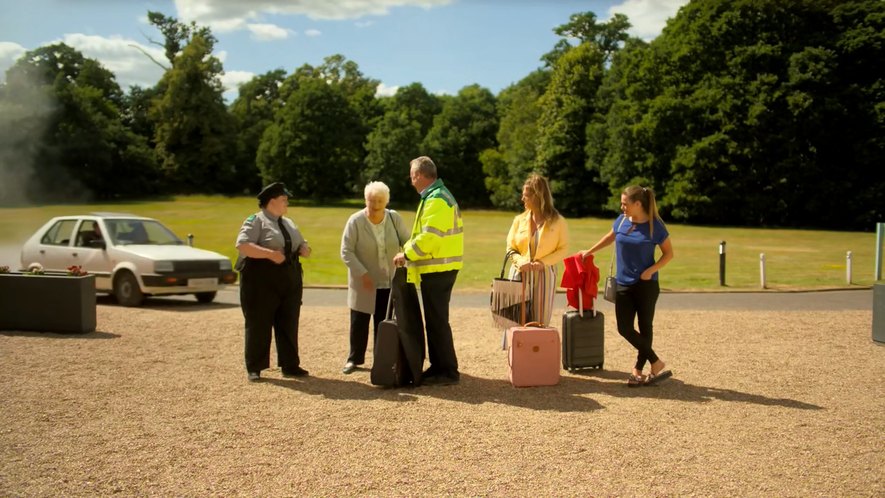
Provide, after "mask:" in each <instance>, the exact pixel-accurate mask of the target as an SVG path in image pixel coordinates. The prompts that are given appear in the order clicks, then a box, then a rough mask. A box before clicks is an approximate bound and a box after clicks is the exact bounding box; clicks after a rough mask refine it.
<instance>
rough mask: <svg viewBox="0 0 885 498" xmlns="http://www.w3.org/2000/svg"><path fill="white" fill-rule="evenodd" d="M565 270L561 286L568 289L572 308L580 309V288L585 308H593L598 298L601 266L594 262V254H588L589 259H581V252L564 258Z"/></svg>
mask: <svg viewBox="0 0 885 498" xmlns="http://www.w3.org/2000/svg"><path fill="white" fill-rule="evenodd" d="M562 262H563V264H564V265H565V272H564V273H563V274H562V282H560V284H559V285H560V286H561V287H564V288H565V289H567V290H566V293H565V296H566V298H567V299H568V304H569V306H571V307H572V308H575V309H578V290H579V289H580V291H581V300H582V301H583V303H582V304H583V305H584V309H585V310H592V309H593V303H594V301H595V300H596V295H597V293H598V286H599V268H597V267H596V265H595V264H593V255H592V254H588V255H587V259H584V260H583V261H582V260H581V255H580V254H575V255H574V256H569V257H567V258H565V259H564V260H562Z"/></svg>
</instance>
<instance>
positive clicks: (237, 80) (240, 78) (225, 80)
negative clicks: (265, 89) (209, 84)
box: [221, 71, 255, 91]
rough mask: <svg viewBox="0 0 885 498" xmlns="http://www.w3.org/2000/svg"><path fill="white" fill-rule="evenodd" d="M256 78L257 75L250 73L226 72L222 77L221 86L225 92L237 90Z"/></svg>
mask: <svg viewBox="0 0 885 498" xmlns="http://www.w3.org/2000/svg"><path fill="white" fill-rule="evenodd" d="M254 77H255V73H251V72H249V71H225V72H224V74H222V75H221V84H222V85H223V86H224V90H225V91H230V90H236V89H237V88H239V87H240V85H242V84H243V83H246V82H248V81H250V80H252V78H254Z"/></svg>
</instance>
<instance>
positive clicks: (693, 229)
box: [0, 196, 876, 291]
mask: <svg viewBox="0 0 885 498" xmlns="http://www.w3.org/2000/svg"><path fill="white" fill-rule="evenodd" d="M416 204H417V196H416ZM361 207H362V204H361V202H360V201H352V202H344V203H337V204H336V205H335V207H317V206H313V205H303V204H294V205H292V206H290V208H289V214H288V216H289V217H290V218H292V219H293V220H294V221H295V223H296V224H297V225H298V226H299V227H300V228H301V231H302V233H303V234H304V236H305V237H306V238H307V240H308V241H309V242H310V245H311V246H312V248H313V255H312V256H311V258H309V259H306V260H305V262H304V271H305V283H306V284H308V285H345V284H346V269H345V267H344V264H343V263H342V262H341V259H340V258H339V247H340V243H341V231H342V230H343V228H344V223H345V222H346V221H347V218H348V217H349V216H350V214H351V213H353V212H354V211H356V210H358V209H360V208H361ZM414 207H415V206H411V205H409V206H408V207H406V208H403V209H400V210H399V211H400V213H401V214H402V215H403V218H405V220H406V222H407V223H409V224H410V225H411V223H412V221H413V220H414V211H413V210H414ZM95 211H112V212H124V213H133V214H137V215H140V216H148V217H152V218H157V219H159V220H160V221H162V222H163V223H164V224H166V225H167V226H168V227H169V228H171V229H172V230H173V231H174V232H175V233H176V234H178V236H179V237H181V238H182V239H183V240H186V237H187V235H188V234H189V233H192V234H194V241H195V243H194V245H195V246H197V247H201V248H204V249H209V250H212V251H217V252H219V253H222V254H224V255H226V256H228V257H230V258H231V259H234V258H236V249H235V248H234V241H235V240H236V236H237V232H238V231H239V228H240V225H241V224H242V222H243V220H244V219H245V218H246V217H247V216H249V215H250V214H251V213H254V212H255V211H257V204H256V200H255V199H254V198H251V197H222V196H180V197H175V198H172V199H169V200H160V201H146V202H125V203H112V204H88V205H80V204H78V205H49V206H42V207H27V208H2V209H0V245H2V246H4V247H7V248H13V249H12V250H14V248H15V247H19V248H20V247H21V244H22V243H24V241H25V240H26V239H27V238H28V237H29V236H30V235H31V234H32V233H33V232H34V231H35V230H36V229H37V228H38V227H40V226H41V225H42V224H43V223H45V222H46V221H48V220H49V219H50V218H52V217H53V216H61V215H71V214H84V213H90V212H95ZM515 214H516V213H508V212H500V211H482V210H468V211H465V212H464V232H465V236H464V240H465V244H466V247H465V258H464V261H465V263H464V270H462V272H461V274H460V275H459V277H458V284H457V288H458V289H460V290H466V289H472V290H486V289H488V288H489V285H490V282H491V279H492V278H493V277H494V276H495V275H497V273H498V272H500V269H501V259H502V257H503V255H504V244H505V238H506V237H507V231H508V230H509V228H510V223H511V221H512V219H513V216H514V215H515ZM612 221H613V218H612V219H600V218H581V219H571V220H569V230H570V232H571V251H572V252H577V251H578V250H580V249H586V248H588V247H590V246H591V245H592V244H593V243H595V242H596V241H597V240H598V239H599V238H600V237H601V236H602V235H604V234H605V232H606V231H608V230H609V228H610V227H611V223H612ZM668 228H669V230H670V234H671V238H672V242H673V248H674V252H675V258H674V259H673V261H672V262H671V263H670V264H669V265H668V266H667V267H666V268H665V269H664V270H663V271H662V272H661V286H662V288H663V289H665V290H705V291H718V290H757V289H759V288H760V280H759V254H760V253H765V257H766V263H767V265H766V273H767V275H766V279H767V283H768V288H770V289H776V290H794V289H820V288H834V287H848V285H847V283H846V275H845V273H846V252H847V251H851V252H852V261H853V263H852V266H853V274H854V275H853V281H852V284H853V285H854V286H869V285H872V283H873V281H874V279H873V273H874V264H875V239H876V236H875V233H872V232H870V233H862V232H832V231H821V230H778V229H757V228H718V227H698V226H691V225H682V224H675V223H674V224H668ZM872 228H873V227H871V229H872ZM722 240H725V241H726V242H727V244H726V248H727V275H726V284H727V287H724V288H723V287H720V286H719V242H720V241H722ZM610 258H611V247H609V248H606V249H605V250H603V251H601V252H600V253H598V255H597V260H596V264H597V266H599V267H600V269H601V271H602V273H603V274H605V273H606V272H607V271H608V265H609V260H610ZM10 263H12V266H17V265H18V258H17V257H16V258H15V261H12V262H10ZM10 263H4V264H10Z"/></svg>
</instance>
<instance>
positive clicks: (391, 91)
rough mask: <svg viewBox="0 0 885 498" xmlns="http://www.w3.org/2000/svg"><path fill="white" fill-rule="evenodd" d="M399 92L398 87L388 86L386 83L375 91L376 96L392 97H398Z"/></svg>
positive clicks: (380, 84) (379, 85)
mask: <svg viewBox="0 0 885 498" xmlns="http://www.w3.org/2000/svg"><path fill="white" fill-rule="evenodd" d="M397 90H399V87H398V86H387V85H385V84H384V83H378V88H376V89H375V96H376V97H392V96H394V95H396V91H397Z"/></svg>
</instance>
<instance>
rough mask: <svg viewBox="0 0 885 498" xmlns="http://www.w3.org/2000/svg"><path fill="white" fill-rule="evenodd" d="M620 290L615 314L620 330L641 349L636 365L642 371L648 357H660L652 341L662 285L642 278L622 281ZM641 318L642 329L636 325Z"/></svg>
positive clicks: (625, 337) (649, 359)
mask: <svg viewBox="0 0 885 498" xmlns="http://www.w3.org/2000/svg"><path fill="white" fill-rule="evenodd" d="M617 294H618V297H617V298H616V299H615V316H616V317H617V319H618V333H619V334H621V336H622V337H623V338H624V339H627V342H629V343H630V345H632V346H633V347H634V348H636V351H638V354H637V355H636V365H635V366H636V369H637V370H640V371H641V370H642V369H643V368H644V367H645V362H646V361H648V362H649V363H654V362H656V361H658V355H656V354H655V351H654V349H652V347H651V344H652V337H653V336H654V323H653V322H654V319H655V305H656V304H657V302H658V296H659V295H660V294H661V287H660V285H659V284H658V281H657V280H640V281H638V282H636V283H635V284H633V285H631V286H629V287H627V286H623V285H620V284H618V293H617ZM637 318H638V320H637V321H638V324H639V330H638V331H637V330H636V329H634V328H633V322H634V320H635V319H637Z"/></svg>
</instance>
